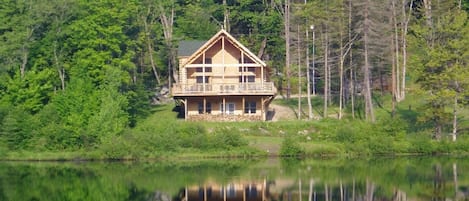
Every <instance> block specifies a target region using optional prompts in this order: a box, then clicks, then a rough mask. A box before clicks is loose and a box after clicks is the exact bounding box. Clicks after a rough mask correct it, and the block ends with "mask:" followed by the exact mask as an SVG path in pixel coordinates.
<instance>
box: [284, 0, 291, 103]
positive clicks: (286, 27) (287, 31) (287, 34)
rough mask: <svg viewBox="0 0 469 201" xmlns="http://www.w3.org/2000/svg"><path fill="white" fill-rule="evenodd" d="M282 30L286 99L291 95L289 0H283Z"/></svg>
mask: <svg viewBox="0 0 469 201" xmlns="http://www.w3.org/2000/svg"><path fill="white" fill-rule="evenodd" d="M284 31H285V71H286V73H285V74H286V76H287V77H286V80H287V99H290V96H291V83H290V76H291V72H290V0H285V11H284Z"/></svg>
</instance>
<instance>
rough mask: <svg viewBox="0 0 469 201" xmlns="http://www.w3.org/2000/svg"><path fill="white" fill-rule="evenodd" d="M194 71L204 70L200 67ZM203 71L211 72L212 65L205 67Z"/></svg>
mask: <svg viewBox="0 0 469 201" xmlns="http://www.w3.org/2000/svg"><path fill="white" fill-rule="evenodd" d="M195 72H198V73H201V72H204V70H203V68H202V67H198V68H195ZM205 72H212V67H205Z"/></svg>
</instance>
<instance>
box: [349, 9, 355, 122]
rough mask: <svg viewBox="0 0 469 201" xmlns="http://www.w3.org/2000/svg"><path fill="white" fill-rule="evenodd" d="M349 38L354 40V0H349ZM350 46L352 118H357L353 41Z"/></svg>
mask: <svg viewBox="0 0 469 201" xmlns="http://www.w3.org/2000/svg"><path fill="white" fill-rule="evenodd" d="M348 9H349V10H348V11H349V12H348V39H349V41H352V0H349V1H348ZM348 48H349V49H350V55H349V56H350V57H349V68H350V84H349V85H350V103H351V105H352V118H353V119H355V85H354V78H353V72H354V70H353V55H352V43H351V42H350V43H349V46H348Z"/></svg>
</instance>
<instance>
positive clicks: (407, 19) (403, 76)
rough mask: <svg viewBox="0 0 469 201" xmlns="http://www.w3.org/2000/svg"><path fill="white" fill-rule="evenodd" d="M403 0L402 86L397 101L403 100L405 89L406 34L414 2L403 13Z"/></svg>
mask: <svg viewBox="0 0 469 201" xmlns="http://www.w3.org/2000/svg"><path fill="white" fill-rule="evenodd" d="M405 2H406V1H405V0H402V12H403V20H405V21H404V23H403V26H404V28H403V32H402V84H401V87H402V88H401V93H400V95H399V100H398V101H402V100H404V99H405V88H406V71H407V32H408V30H409V22H410V17H411V16H412V7H413V4H414V0H410V6H409V13H407V14H406V12H405V10H406V9H405V8H406V7H405Z"/></svg>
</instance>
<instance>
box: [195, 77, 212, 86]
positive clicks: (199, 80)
mask: <svg viewBox="0 0 469 201" xmlns="http://www.w3.org/2000/svg"><path fill="white" fill-rule="evenodd" d="M208 78H209V77H207V76H205V83H208ZM195 79H196V80H197V84H202V83H204V76H197V77H195Z"/></svg>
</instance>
